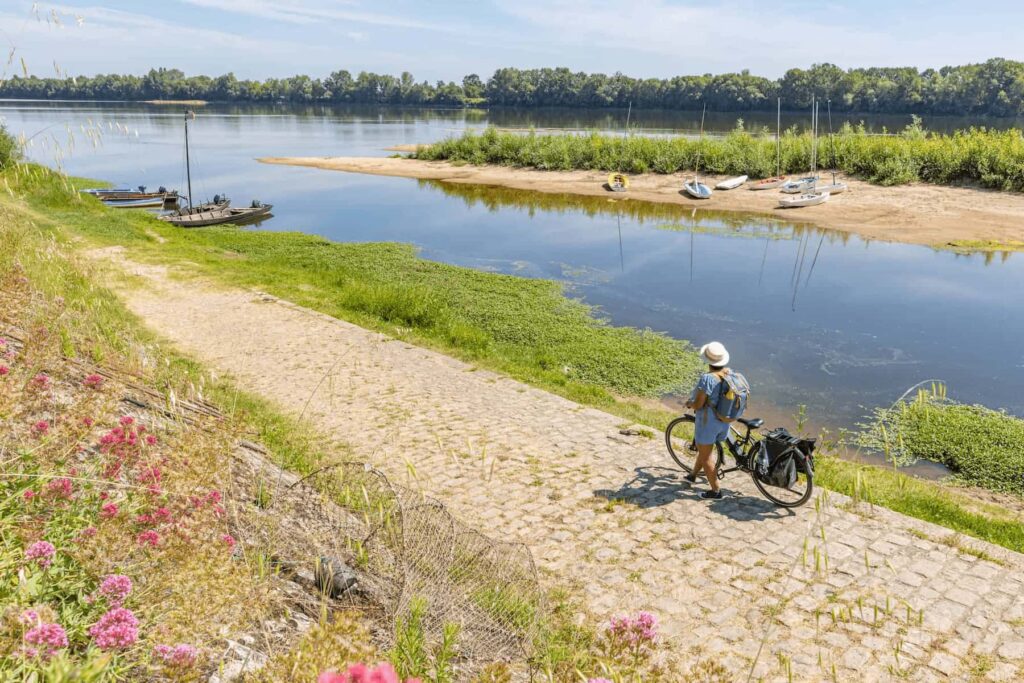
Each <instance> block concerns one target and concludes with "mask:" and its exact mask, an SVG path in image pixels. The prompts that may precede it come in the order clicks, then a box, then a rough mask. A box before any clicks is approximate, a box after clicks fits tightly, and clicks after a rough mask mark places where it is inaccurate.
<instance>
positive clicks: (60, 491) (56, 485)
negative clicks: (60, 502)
mask: <svg viewBox="0 0 1024 683" xmlns="http://www.w3.org/2000/svg"><path fill="white" fill-rule="evenodd" d="M46 492H47V493H48V494H49V495H50V496H52V497H54V498H63V499H65V500H66V499H68V498H71V494H72V493H73V492H74V485H73V484H72V483H71V480H70V479H68V478H67V477H60V478H59V479H52V480H50V481H48V482H47V483H46Z"/></svg>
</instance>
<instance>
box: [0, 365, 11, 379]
mask: <svg viewBox="0 0 1024 683" xmlns="http://www.w3.org/2000/svg"><path fill="white" fill-rule="evenodd" d="M9 374H11V369H10V368H9V367H7V366H6V365H4V364H3V363H0V377H6V376H7V375H9Z"/></svg>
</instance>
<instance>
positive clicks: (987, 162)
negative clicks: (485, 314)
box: [414, 120, 1024, 192]
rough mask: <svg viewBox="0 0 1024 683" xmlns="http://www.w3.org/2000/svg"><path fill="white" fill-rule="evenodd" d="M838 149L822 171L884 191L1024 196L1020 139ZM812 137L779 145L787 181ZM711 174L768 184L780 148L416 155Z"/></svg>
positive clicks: (767, 140)
mask: <svg viewBox="0 0 1024 683" xmlns="http://www.w3.org/2000/svg"><path fill="white" fill-rule="evenodd" d="M834 145H835V162H834V164H833V163H832V162H831V161H830V160H831V159H832V148H831V144H830V143H829V141H828V140H827V139H823V140H821V144H820V145H819V150H818V154H819V157H818V160H819V166H833V165H834V166H835V167H836V168H837V169H838V170H840V171H843V172H844V173H848V174H850V175H855V176H859V177H862V178H865V179H866V180H868V181H870V182H873V183H878V184H881V185H900V184H905V183H910V182H916V181H921V182H929V183H938V184H944V185H949V184H962V183H970V184H976V185H980V186H982V187H988V188H993V189H997V190H1013V191H1017V192H1021V191H1024V136H1022V134H1021V131H1019V130H1008V131H995V130H987V129H985V128H971V129H970V130H965V131H958V132H956V133H953V134H951V135H944V134H938V133H927V132H925V131H924V130H923V129H922V128H921V126H920V123H919V121H917V120H915V122H914V123H912V124H911V125H909V126H907V128H906V129H904V130H903V131H901V132H900V133H899V134H896V135H891V136H876V135H869V134H867V132H866V131H865V130H864V129H863V127H859V128H854V127H851V126H848V125H847V126H844V127H843V128H842V129H841V130H840V131H838V133H837V134H836V135H835V136H834ZM811 150H812V143H811V138H810V136H809V135H805V134H798V133H796V132H794V131H787V132H785V133H784V134H783V136H782V154H781V165H782V171H783V173H803V172H806V171H807V170H808V169H809V168H810V166H811ZM698 155H699V159H700V170H701V171H702V172H707V173H717V174H729V175H740V174H745V175H750V176H751V177H753V178H766V177H770V176H773V175H775V172H776V143H775V140H774V136H771V135H768V134H767V131H760V132H759V133H758V134H752V133H751V132H749V131H747V130H745V129H744V128H743V125H742V121H740V122H739V123H738V125H737V127H736V129H735V130H734V131H733V132H732V133H730V134H728V135H726V136H724V137H721V138H710V139H705V140H703V141H700V140H693V139H687V138H682V137H673V138H651V137H642V136H629V137H621V136H611V135H601V134H598V133H591V134H587V135H574V134H561V135H537V134H535V133H530V134H527V135H519V134H514V133H500V132H498V131H496V130H494V129H488V130H486V131H484V133H482V134H478V133H476V132H474V131H470V132H468V133H466V134H464V135H463V136H462V137H458V138H449V139H447V140H443V141H441V142H438V143H434V144H432V145H430V146H429V147H425V148H422V149H420V150H418V151H417V152H416V154H415V155H414V156H415V158H417V159H426V160H447V161H451V162H461V163H471V164H497V165H501V166H518V167H529V168H538V169H542V170H560V171H568V170H577V169H587V170H600V171H623V172H627V173H677V172H680V171H689V170H692V169H694V168H696V166H697V162H698Z"/></svg>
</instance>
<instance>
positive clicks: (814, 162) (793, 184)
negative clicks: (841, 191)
mask: <svg viewBox="0 0 1024 683" xmlns="http://www.w3.org/2000/svg"><path fill="white" fill-rule="evenodd" d="M818 105H819V103H818V102H817V101H816V100H815V99H814V97H811V175H809V176H806V177H804V178H798V179H796V180H791V181H789V182H787V183H783V184H782V186H781V187H780V188H779V190H780V191H782V192H785V193H786V194H807V193H813V192H814V191H815V190H816V189H817V186H818V179H819V176H818Z"/></svg>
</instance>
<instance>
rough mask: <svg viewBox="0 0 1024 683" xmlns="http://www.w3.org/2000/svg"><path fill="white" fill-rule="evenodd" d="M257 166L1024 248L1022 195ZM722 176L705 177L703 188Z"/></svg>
mask: <svg viewBox="0 0 1024 683" xmlns="http://www.w3.org/2000/svg"><path fill="white" fill-rule="evenodd" d="M259 161H262V162H264V163H270V164H285V165H292V166H306V167H312V168H320V169H326V170H333V171H346V172H349V173H367V174H372V175H382V176H395V177H402V178H418V179H429V180H439V181H443V182H448V183H462V184H475V185H491V186H496V187H507V188H512V189H518V190H530V191H535V192H545V193H554V194H576V195H585V196H592V197H606V198H607V199H609V200H616V201H644V202H657V203H667V204H676V205H679V206H685V207H691V208H693V209H698V210H700V209H713V210H717V211H735V212H746V213H762V214H769V215H772V216H774V217H776V218H781V219H786V220H793V221H797V222H803V223H810V224H813V225H816V226H818V227H822V228H826V229H829V230H836V231H841V232H849V233H854V234H857V235H860V236H861V237H864V238H866V239H875V240H886V241H892V242H906V243H910V244H921V245H927V246H931V247H938V248H947V249H965V250H973V251H1015V250H1021V249H1024V194H1017V193H1005V192H996V191H992V190H983V189H975V188H964V187H946V186H939V185H929V184H925V183H913V184H909V185H899V186H891V187H884V186H880V185H874V184H871V183H867V182H864V181H861V180H857V179H855V178H849V177H846V176H843V175H840V180H842V181H843V182H846V183H848V184H849V185H850V189H849V190H848V191H847V192H844V193H843V194H840V195H836V196H835V197H833V198H832V199H831V201H829V202H827V203H825V204H822V205H820V206H814V207H808V208H806V209H799V210H783V209H778V208H777V205H778V197H779V194H778V193H777V192H773V191H767V192H753V191H750V190H748V189H746V188H739V189H737V190H732V191H729V192H721V191H719V192H715V193H714V195H713V196H712V197H711V199H708V200H703V201H700V200H695V199H691V198H690V197H689V196H687V195H684V194H683V193H682V192H681V188H682V186H683V182H684V180H686V179H687V178H689V175H688V174H682V173H674V174H667V175H662V174H655V173H648V174H643V175H636V176H631V177H630V189H629V191H628V192H627V193H625V194H618V193H611V192H609V191H608V190H606V189H605V187H604V183H605V182H606V180H607V174H606V173H604V172H600V171H539V170H535V169H525V168H510V167H506V166H494V165H482V166H473V165H468V164H458V163H452V162H447V161H422V160H418V159H405V158H376V157H263V158H261V159H259ZM724 178H725V176H706V182H708V184H709V185H712V184H714V183H715V182H717V181H718V180H721V179H724Z"/></svg>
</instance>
